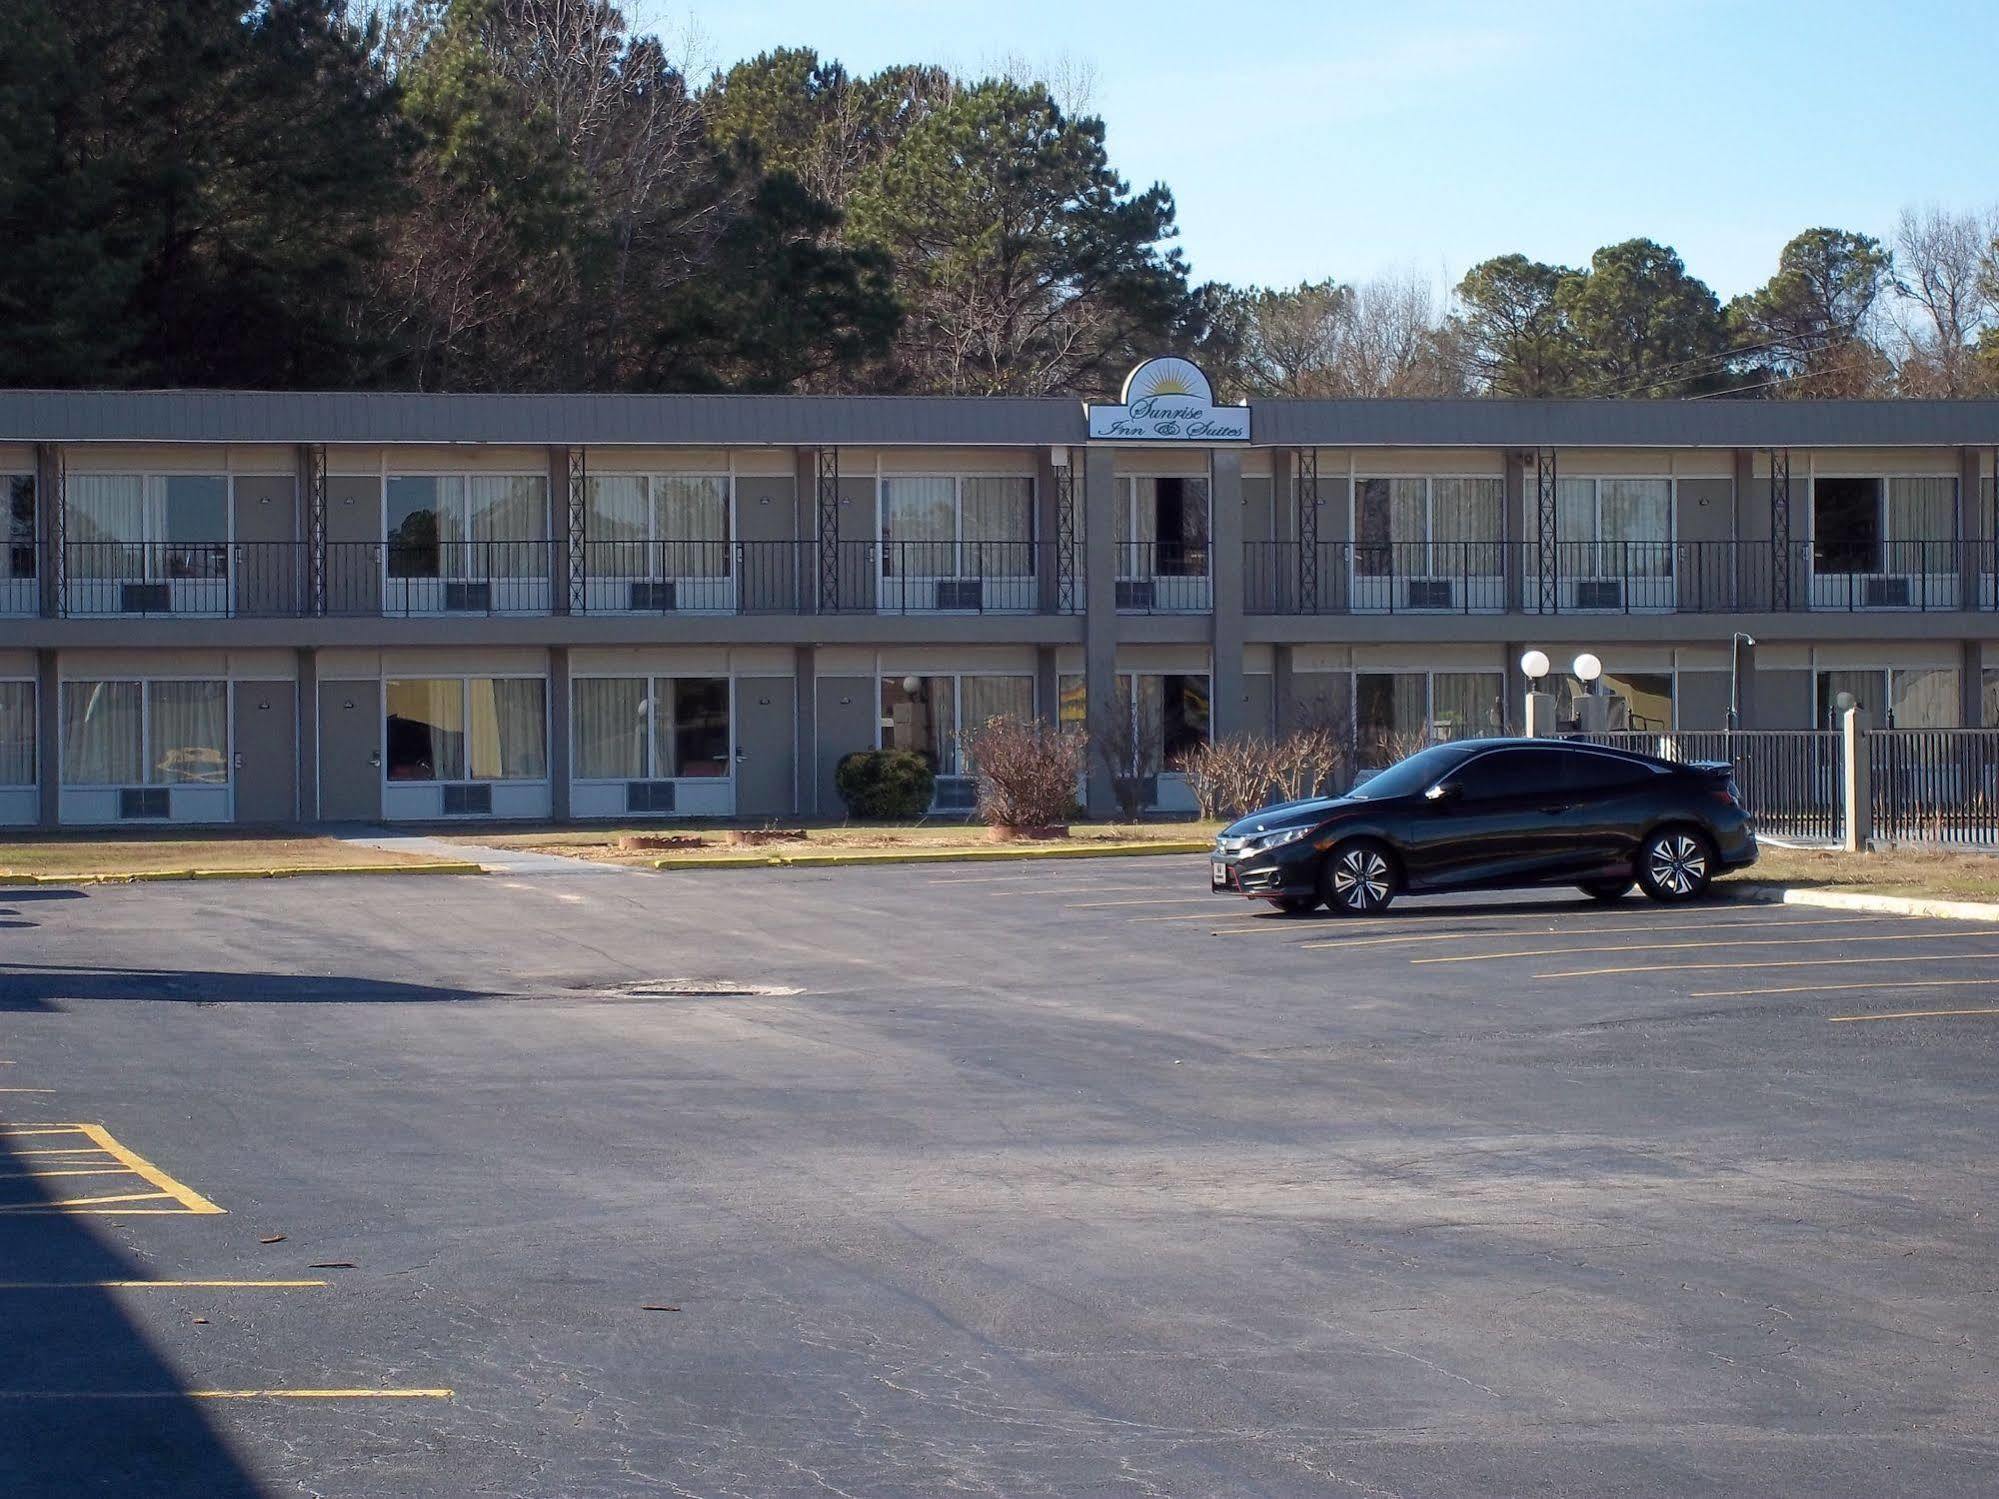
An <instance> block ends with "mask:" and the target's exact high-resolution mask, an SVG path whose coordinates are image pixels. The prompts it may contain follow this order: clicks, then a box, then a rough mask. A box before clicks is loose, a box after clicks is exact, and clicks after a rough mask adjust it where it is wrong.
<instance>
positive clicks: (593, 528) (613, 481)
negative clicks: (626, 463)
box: [583, 474, 732, 579]
mask: <svg viewBox="0 0 1999 1499" xmlns="http://www.w3.org/2000/svg"><path fill="white" fill-rule="evenodd" d="M583 536H584V541H585V544H586V556H587V557H588V559H589V561H588V566H589V569H590V573H591V575H592V576H593V577H600V578H643V579H651V578H726V577H728V576H729V574H730V571H731V562H732V547H731V541H732V537H731V535H730V527H729V476H728V475H727V474H592V475H591V476H590V478H589V483H588V485H587V487H586V489H585V498H584V513H583Z"/></svg>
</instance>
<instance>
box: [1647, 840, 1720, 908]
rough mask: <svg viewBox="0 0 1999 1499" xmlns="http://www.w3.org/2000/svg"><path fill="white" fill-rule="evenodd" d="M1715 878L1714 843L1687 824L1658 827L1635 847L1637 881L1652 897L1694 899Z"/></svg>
mask: <svg viewBox="0 0 1999 1499" xmlns="http://www.w3.org/2000/svg"><path fill="white" fill-rule="evenodd" d="M1713 879H1714V846H1713V845H1712V844H1710V843H1709V842H1708V840H1707V837H1706V835H1705V834H1703V833H1700V832H1699V831H1697V830H1695V829H1693V828H1689V827H1672V828H1660V829H1659V830H1658V831H1657V832H1655V833H1653V834H1652V835H1651V836H1650V837H1649V838H1647V839H1646V840H1645V843H1644V846H1643V847H1642V848H1640V849H1639V851H1638V883H1639V885H1641V886H1642V887H1643V888H1644V891H1645V893H1646V894H1647V895H1649V896H1651V897H1652V899H1654V900H1663V901H1683V900H1695V899H1697V898H1698V897H1700V896H1702V895H1704V894H1706V893H1707V887H1708V884H1709V882H1710V881H1712V880H1713Z"/></svg>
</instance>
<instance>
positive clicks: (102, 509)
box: [10, 474, 229, 579]
mask: <svg viewBox="0 0 1999 1499" xmlns="http://www.w3.org/2000/svg"><path fill="white" fill-rule="evenodd" d="M68 495H69V500H68V512H67V514H66V516H65V524H66V532H65V536H64V541H65V543H66V545H65V552H66V556H67V560H68V564H69V569H70V573H71V575H72V576H74V577H78V578H119V579H173V578H220V577H223V576H225V574H226V571H227V561H228V541H229V480H228V479H227V478H226V477H224V476H223V475H220V474H73V475H71V476H70V480H69V485H68ZM10 502H11V496H10ZM31 524H32V522H31ZM10 526H11V522H10Z"/></svg>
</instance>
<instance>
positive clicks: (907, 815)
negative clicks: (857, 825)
mask: <svg viewBox="0 0 1999 1499" xmlns="http://www.w3.org/2000/svg"><path fill="white" fill-rule="evenodd" d="M833 784H834V785H835V786H837V787H838V788H839V791H840V799H841V800H842V801H844V802H845V803H846V804H847V814H848V816H850V817H858V818H861V819H863V820H865V821H869V822H907V821H909V820H911V819H913V818H918V817H921V816H922V815H923V814H924V813H925V812H928V811H929V810H930V802H931V798H933V797H934V796H935V795H936V794H937V776H936V774H935V772H933V771H932V770H931V769H930V762H929V761H928V760H926V759H925V758H924V757H923V756H922V755H919V754H918V753H916V751H915V750H904V749H881V750H855V751H854V752H853V753H852V754H851V755H843V756H841V757H840V763H839V764H838V765H836V766H835V767H834V768H833Z"/></svg>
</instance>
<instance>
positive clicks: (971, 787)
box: [930, 776, 979, 812]
mask: <svg viewBox="0 0 1999 1499" xmlns="http://www.w3.org/2000/svg"><path fill="white" fill-rule="evenodd" d="M930 805H931V807H932V809H933V810H935V811H938V812H971V811H975V810H976V809H977V808H978V805H979V783H978V781H977V780H976V779H974V778H973V777H971V776H939V777H938V778H937V791H936V794H935V795H934V796H933V797H932V798H931V802H930Z"/></svg>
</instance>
